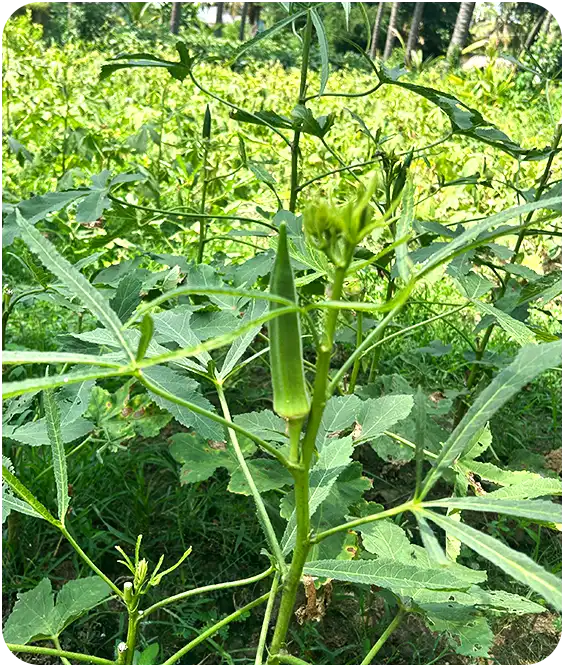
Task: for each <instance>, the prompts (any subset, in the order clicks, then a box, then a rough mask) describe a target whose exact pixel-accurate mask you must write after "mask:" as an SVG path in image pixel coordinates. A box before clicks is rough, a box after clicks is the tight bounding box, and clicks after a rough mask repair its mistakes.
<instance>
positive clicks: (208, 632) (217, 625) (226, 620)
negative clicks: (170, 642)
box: [109, 593, 270, 665]
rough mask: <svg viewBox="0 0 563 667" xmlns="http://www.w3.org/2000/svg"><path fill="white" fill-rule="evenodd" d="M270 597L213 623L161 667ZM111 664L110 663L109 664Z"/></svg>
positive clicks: (176, 659)
mask: <svg viewBox="0 0 563 667" xmlns="http://www.w3.org/2000/svg"><path fill="white" fill-rule="evenodd" d="M269 597H270V593H266V594H265V595H262V596H261V597H259V598H257V599H256V600H253V601H252V602H249V603H248V604H247V605H245V606H244V607H241V608H240V609H237V611H235V612H233V613H232V614H230V615H229V616H227V617H225V618H224V619H223V620H222V621H219V623H215V625H213V626H211V627H210V628H208V629H207V630H206V631H205V632H202V633H201V635H199V636H198V637H196V638H195V639H193V640H192V641H191V642H190V643H189V644H186V645H185V646H184V647H183V648H181V649H180V650H179V651H177V652H176V653H174V655H173V656H171V657H170V658H168V660H167V661H166V662H163V663H162V664H163V665H174V664H175V663H176V662H178V660H180V658H182V657H183V656H184V655H186V653H188V651H191V650H192V649H193V648H195V647H196V646H197V645H198V644H201V642H203V641H205V640H206V639H207V638H208V637H211V635H214V634H215V633H216V632H219V630H220V629H221V628H222V627H224V626H225V625H228V624H229V623H230V622H231V621H235V620H236V619H237V618H238V617H239V616H242V615H243V614H245V613H246V612H247V611H250V610H251V609H252V608H253V607H256V606H258V605H259V604H262V602H266V600H268V599H269ZM109 664H111V663H109Z"/></svg>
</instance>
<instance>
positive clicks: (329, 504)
mask: <svg viewBox="0 0 563 667" xmlns="http://www.w3.org/2000/svg"><path fill="white" fill-rule="evenodd" d="M371 486H372V483H371V480H369V479H368V478H367V477H364V476H363V475H362V465H361V464H360V463H358V462H357V461H353V462H352V463H350V464H349V465H348V466H347V467H346V468H345V469H344V470H343V471H342V472H341V473H340V475H339V476H338V478H337V480H336V481H335V482H334V484H332V486H331V487H330V491H329V493H328V496H327V497H326V499H325V500H324V501H323V502H322V503H321V504H320V505H319V507H318V508H317V511H316V512H315V513H314V514H313V516H312V517H311V528H312V530H313V532H314V533H320V532H323V531H324V530H328V529H329V528H333V527H334V526H337V525H338V524H340V523H343V522H344V521H345V520H346V517H347V515H348V514H350V511H351V510H352V509H355V508H356V507H357V506H358V505H360V506H361V505H363V504H364V503H365V501H364V498H363V496H364V493H366V491H368V490H369V489H370V488H371ZM349 537H351V534H350V533H348V534H343V533H336V534H334V535H331V536H330V537H328V538H326V539H324V540H322V541H321V542H319V543H318V544H314V545H313V546H312V547H311V549H310V550H309V555H308V556H307V560H319V559H331V558H341V557H342V556H343V555H344V556H346V558H347V559H349V558H350V557H351V556H353V555H354V554H355V553H356V551H357V549H356V548H352V549H351V550H350V549H349V548H346V547H345V545H347V544H348V538H349ZM355 543H356V540H354V544H355ZM343 547H344V553H343Z"/></svg>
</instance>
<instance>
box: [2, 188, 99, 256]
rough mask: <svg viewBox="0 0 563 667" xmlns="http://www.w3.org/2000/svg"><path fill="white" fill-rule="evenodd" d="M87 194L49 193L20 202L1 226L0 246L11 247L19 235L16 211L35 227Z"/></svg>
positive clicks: (82, 191) (69, 192) (74, 191)
mask: <svg viewBox="0 0 563 667" xmlns="http://www.w3.org/2000/svg"><path fill="white" fill-rule="evenodd" d="M88 192H89V190H69V191H63V192H49V193H47V194H45V195H37V196H35V197H32V198H31V199H26V200H24V201H21V202H20V203H19V204H18V205H17V206H16V207H14V209H13V210H12V211H11V212H10V213H9V214H8V215H7V216H6V219H5V220H4V223H3V225H2V245H3V246H9V245H11V244H12V243H13V241H14V239H15V238H16V237H17V236H19V235H20V228H19V227H18V224H17V222H16V210H17V211H19V213H20V214H21V215H22V216H23V217H24V218H25V219H26V220H27V221H28V222H29V224H30V225H35V224H37V223H38V222H39V221H40V220H43V219H44V218H46V217H47V216H48V215H49V213H55V212H56V211H60V210H61V209H63V208H64V207H65V206H67V205H68V204H70V203H72V202H74V201H76V200H77V199H81V198H82V197H84V196H86V195H87V194H88Z"/></svg>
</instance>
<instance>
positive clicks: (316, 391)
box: [276, 267, 346, 652]
mask: <svg viewBox="0 0 563 667" xmlns="http://www.w3.org/2000/svg"><path fill="white" fill-rule="evenodd" d="M345 277H346V267H339V268H337V269H336V271H335V276H334V282H333V285H332V294H331V299H333V300H334V301H339V300H340V298H341V296H342V289H343V286H344V278H345ZM338 312H339V311H338V309H336V308H335V309H330V310H327V312H326V315H325V326H324V332H323V338H322V340H321V344H320V346H319V349H318V352H317V365H316V371H315V384H314V387H313V402H312V405H311V412H310V414H309V422H308V424H307V430H306V432H305V437H304V439H303V447H302V450H303V456H302V463H303V465H304V466H305V468H306V469H307V470H308V469H309V466H310V464H311V460H312V457H313V452H314V450H315V440H316V437H317V432H318V430H319V426H320V424H321V419H322V416H323V412H324V409H325V406H326V402H327V399H328V396H329V394H330V389H329V390H328V391H327V385H328V374H329V371H330V359H331V357H332V348H333V344H334V333H335V331H336V322H337V320H338ZM335 384H336V381H335V379H333V380H332V382H331V386H333V385H335ZM276 652H277V651H276Z"/></svg>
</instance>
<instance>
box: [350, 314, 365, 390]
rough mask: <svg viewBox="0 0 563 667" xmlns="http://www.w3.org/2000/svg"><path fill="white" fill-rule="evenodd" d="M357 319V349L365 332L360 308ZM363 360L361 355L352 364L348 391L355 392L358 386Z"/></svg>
mask: <svg viewBox="0 0 563 667" xmlns="http://www.w3.org/2000/svg"><path fill="white" fill-rule="evenodd" d="M356 317H357V319H356V327H357V328H356V349H357V348H358V347H360V345H361V344H362V338H363V336H364V332H363V320H364V314H363V312H362V311H361V310H360V311H358V314H357V316H356ZM361 361H362V358H361V356H360V355H358V356H357V357H356V360H355V361H354V365H353V366H352V374H351V375H350V385H349V386H348V393H349V394H353V393H354V389H355V388H356V381H357V379H358V374H359V372H360V363H361Z"/></svg>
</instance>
